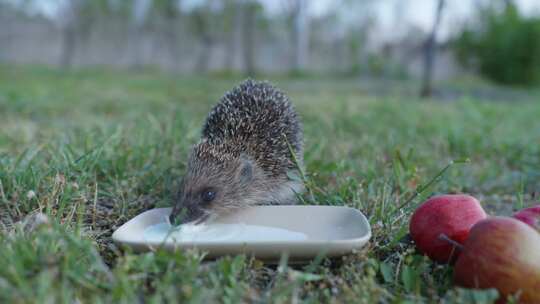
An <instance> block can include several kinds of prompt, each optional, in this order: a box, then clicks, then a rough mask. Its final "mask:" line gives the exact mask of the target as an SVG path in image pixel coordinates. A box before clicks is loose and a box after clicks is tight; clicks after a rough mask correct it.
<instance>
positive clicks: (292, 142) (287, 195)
mask: <svg viewBox="0 0 540 304" xmlns="http://www.w3.org/2000/svg"><path fill="white" fill-rule="evenodd" d="M302 170H303V131H302V125H301V122H300V120H299V117H298V115H297V113H296V111H295V109H294V107H293V105H292V103H291V102H290V100H289V98H288V97H287V96H286V95H285V94H284V93H283V92H281V91H280V90H278V89H277V88H275V87H274V86H273V85H271V84H270V83H268V82H259V81H254V80H251V79H248V80H245V81H243V82H242V83H241V84H239V85H238V86H236V87H235V88H233V89H232V90H231V91H229V92H227V93H225V95H224V96H223V97H222V98H221V99H220V100H219V102H218V104H217V105H215V106H214V107H213V109H212V110H211V111H210V113H209V114H208V116H207V118H206V122H205V123H204V126H203V128H202V134H201V139H200V141H199V142H198V143H197V144H196V145H194V146H193V147H192V149H191V152H190V155H189V158H188V162H187V170H186V173H185V175H184V177H183V179H182V182H181V183H180V187H179V191H178V194H177V198H176V200H175V202H174V206H173V209H172V212H171V215H170V217H169V219H170V222H171V223H173V224H181V223H188V222H193V223H195V224H198V223H201V222H204V221H205V220H207V219H209V218H212V217H214V216H217V215H220V214H224V213H230V212H233V211H235V210H239V209H243V208H247V207H249V206H254V205H273V204H294V203H295V201H296V198H297V195H298V194H300V193H302V192H303V190H304V185H303V183H302V181H301V179H299V178H297V177H299V176H300V173H301V172H302Z"/></svg>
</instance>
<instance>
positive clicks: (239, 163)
mask: <svg viewBox="0 0 540 304" xmlns="http://www.w3.org/2000/svg"><path fill="white" fill-rule="evenodd" d="M256 172H258V169H257V166H256V165H255V163H254V162H252V161H251V160H249V159H248V158H246V157H243V156H240V157H236V158H235V157H232V156H230V155H229V157H223V158H222V159H212V158H208V157H205V159H204V160H203V159H201V158H200V157H197V155H194V154H192V157H191V158H190V161H189V162H188V168H187V172H186V175H185V176H184V179H183V181H182V184H181V186H180V190H179V192H178V197H177V200H176V202H175V205H174V207H173V211H172V213H171V215H170V221H171V224H175V225H177V224H182V223H188V222H193V221H195V224H198V223H201V222H203V221H204V220H206V219H207V218H208V217H210V216H211V215H214V214H220V213H226V212H228V211H230V210H234V209H237V208H242V207H245V206H246V205H250V203H251V202H252V201H254V198H255V196H256V193H257V191H256V190H255V189H256V187H255V183H256V175H257V174H255V173H256Z"/></svg>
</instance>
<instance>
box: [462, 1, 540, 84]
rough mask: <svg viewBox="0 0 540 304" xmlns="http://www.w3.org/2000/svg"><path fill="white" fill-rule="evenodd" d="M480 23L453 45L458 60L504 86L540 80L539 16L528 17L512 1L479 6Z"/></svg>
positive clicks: (470, 26)
mask: <svg viewBox="0 0 540 304" xmlns="http://www.w3.org/2000/svg"><path fill="white" fill-rule="evenodd" d="M476 20H477V22H475V23H472V24H469V25H467V26H465V28H464V29H463V30H462V31H461V33H460V34H459V36H458V37H457V39H456V40H455V42H454V49H455V51H456V55H457V57H458V59H459V61H460V62H461V63H462V64H463V65H465V66H466V67H471V68H474V69H476V70H478V71H479V72H480V73H481V74H482V75H483V76H485V77H486V78H489V79H491V80H493V81H495V82H497V83H501V84H516V85H532V84H536V83H538V82H539V81H540V17H537V16H534V17H532V16H531V17H527V16H524V15H523V14H521V13H520V12H519V10H518V9H517V7H516V6H515V4H513V2H511V1H504V2H500V3H491V4H489V5H487V6H480V7H479V9H478V18H476Z"/></svg>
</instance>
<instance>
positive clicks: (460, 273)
mask: <svg viewBox="0 0 540 304" xmlns="http://www.w3.org/2000/svg"><path fill="white" fill-rule="evenodd" d="M454 282H455V283H456V284H458V285H460V286H462V287H466V288H479V289H487V288H496V289H497V290H498V291H499V294H500V295H501V300H502V301H504V299H506V298H507V297H508V296H509V295H518V297H519V303H535V304H538V303H540V233H538V232H536V230H534V229H532V228H531V227H529V226H528V225H526V224H525V223H523V222H521V221H518V220H516V219H514V218H510V217H491V218H489V219H486V220H483V221H481V222H478V223H477V224H476V225H474V227H473V228H472V229H471V232H470V234H469V238H468V239H467V241H465V244H464V246H463V250H462V252H461V254H460V256H459V258H458V260H457V262H456V265H455V269H454Z"/></svg>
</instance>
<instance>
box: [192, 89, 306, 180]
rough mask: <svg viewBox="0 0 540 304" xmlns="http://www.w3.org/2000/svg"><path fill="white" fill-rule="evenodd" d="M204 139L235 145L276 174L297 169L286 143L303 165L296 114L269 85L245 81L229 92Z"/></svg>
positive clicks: (208, 121) (210, 117)
mask: <svg viewBox="0 0 540 304" xmlns="http://www.w3.org/2000/svg"><path fill="white" fill-rule="evenodd" d="M202 136H203V139H206V140H207V141H208V142H209V143H210V144H215V145H221V144H233V145H236V148H238V150H240V151H242V152H243V153H246V154H247V155H249V156H251V157H252V158H253V159H255V161H256V162H257V163H258V164H259V165H261V166H262V167H263V168H264V169H266V170H267V171H269V172H271V173H274V174H282V173H285V172H286V171H288V170H289V169H292V168H294V167H295V164H294V162H293V160H292V157H291V152H290V149H289V146H288V144H287V142H288V143H289V144H290V145H291V147H292V149H293V151H294V152H295V155H296V157H297V160H298V161H299V162H300V163H301V162H302V140H303V139H302V127H301V125H300V122H299V120H298V116H297V114H296V111H295V110H294V108H293V106H292V104H291V102H290V101H289V99H288V98H287V96H286V95H285V94H283V93H282V92H281V91H279V90H278V89H276V88H275V87H273V86H272V85H270V84H269V83H267V82H256V81H253V80H246V81H244V82H243V83H241V84H240V85H239V86H237V87H235V88H234V89H232V90H231V91H229V92H227V93H226V94H225V95H224V96H223V97H222V98H221V99H220V101H219V103H218V104H217V105H216V106H215V107H214V108H213V109H212V111H211V112H210V113H209V114H208V117H207V119H206V122H205V124H204V127H203V130H202ZM235 150H237V149H235ZM238 150H237V151H238ZM300 165H301V164H300Z"/></svg>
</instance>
